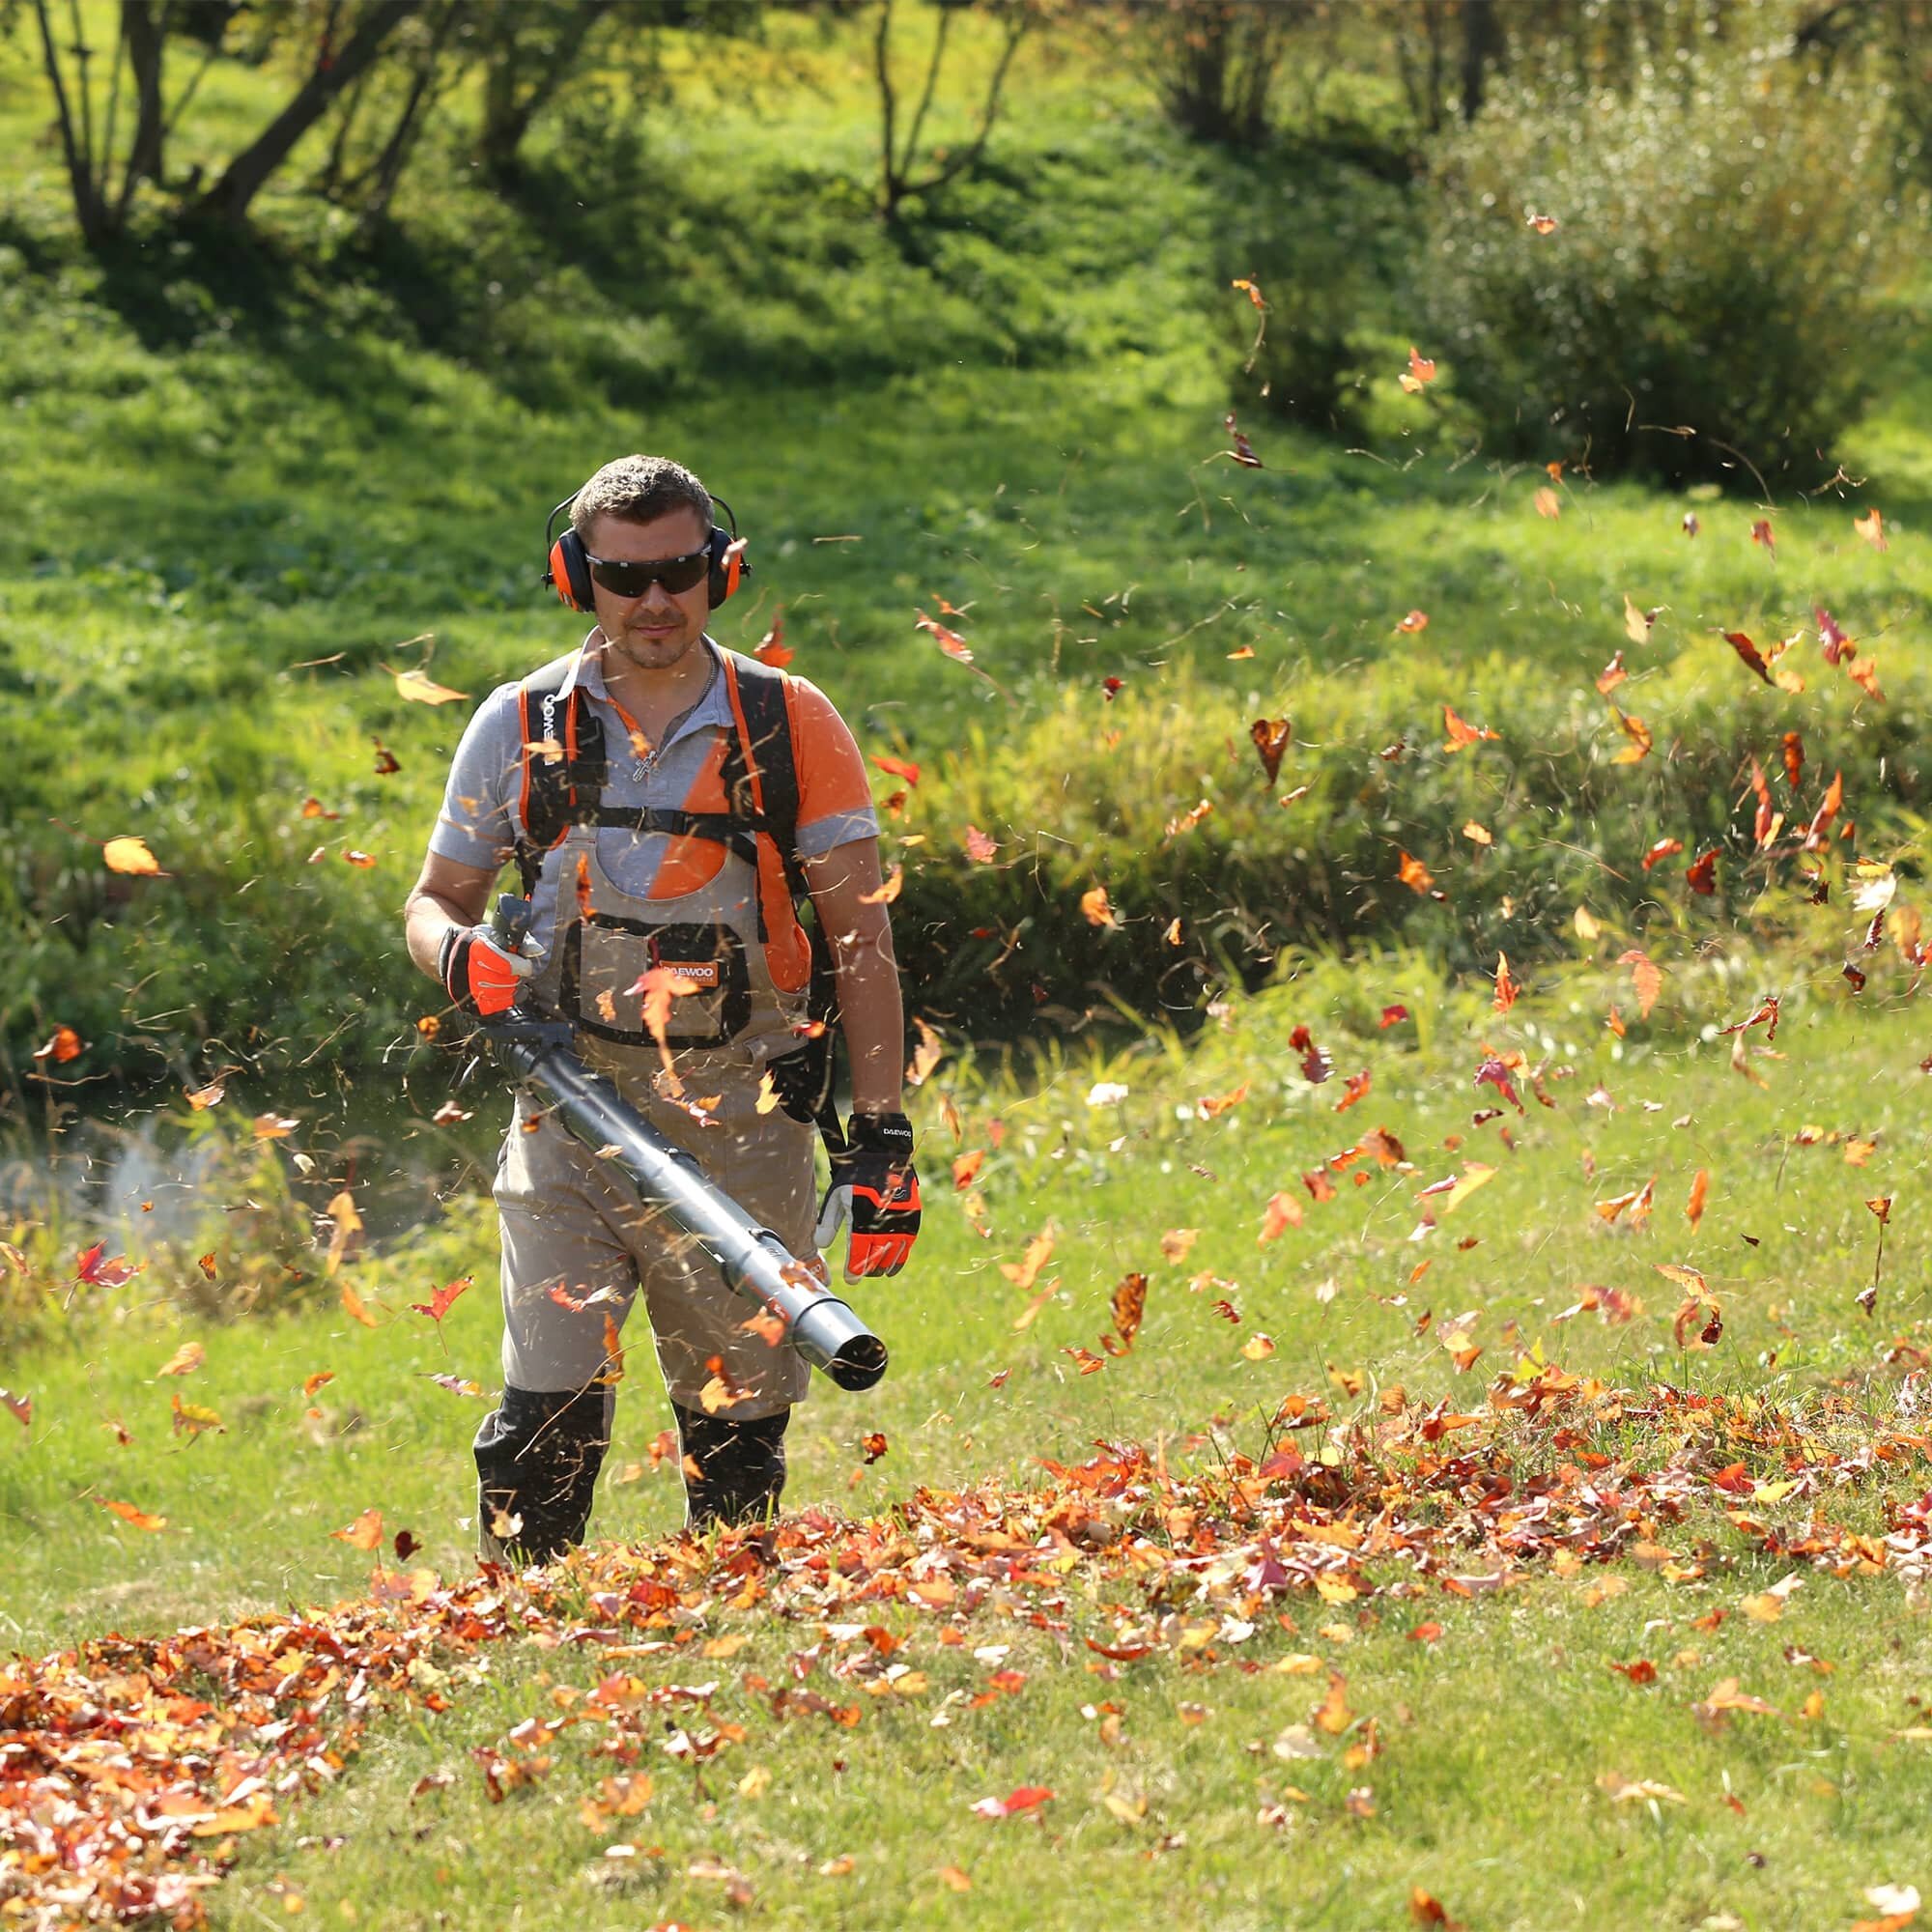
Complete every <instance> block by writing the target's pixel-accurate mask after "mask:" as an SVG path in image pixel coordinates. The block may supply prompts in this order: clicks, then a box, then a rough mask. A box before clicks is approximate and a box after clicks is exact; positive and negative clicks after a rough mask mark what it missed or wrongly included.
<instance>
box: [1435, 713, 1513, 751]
mask: <svg viewBox="0 0 1932 1932" xmlns="http://www.w3.org/2000/svg"><path fill="white" fill-rule="evenodd" d="M1442 728H1443V729H1444V730H1445V731H1447V732H1448V734H1449V739H1448V742H1447V743H1446V744H1445V745H1444V746H1443V747H1442V749H1443V750H1444V751H1445V752H1460V751H1462V749H1463V747H1464V746H1465V745H1476V744H1480V743H1481V742H1482V741H1483V740H1484V739H1485V738H1500V737H1501V736H1502V733H1501V732H1500V731H1492V730H1491V729H1490V727H1489V726H1488V725H1470V724H1467V723H1465V722H1464V721H1463V719H1461V718H1459V717H1457V715H1456V713H1455V711H1454V710H1453V709H1452V708H1451V707H1450V706H1449V705H1446V704H1445V705H1444V706H1443V707H1442Z"/></svg>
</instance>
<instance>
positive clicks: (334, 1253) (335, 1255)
mask: <svg viewBox="0 0 1932 1932" xmlns="http://www.w3.org/2000/svg"><path fill="white" fill-rule="evenodd" d="M325 1211H326V1212H327V1215H328V1218H329V1219H330V1221H332V1222H333V1223H334V1230H333V1232H332V1233H331V1234H330V1236H329V1237H328V1260H327V1263H325V1264H324V1266H323V1273H324V1274H325V1275H331V1274H333V1273H334V1272H335V1270H336V1269H337V1268H338V1267H339V1266H340V1265H341V1264H342V1257H343V1256H344V1255H345V1254H347V1253H348V1251H349V1244H350V1242H351V1241H352V1240H354V1239H355V1236H357V1235H359V1234H360V1233H361V1232H362V1217H361V1215H360V1214H358V1213H357V1212H356V1211H355V1196H354V1195H352V1194H351V1193H350V1191H349V1190H348V1189H347V1188H346V1187H345V1188H344V1189H343V1190H342V1192H341V1193H339V1194H338V1195H336V1196H335V1197H334V1199H333V1200H331V1201H330V1202H329V1204H328V1207H327V1209H326V1210H325ZM371 1325H372V1326H373V1325H374V1324H373V1323H372V1324H371Z"/></svg>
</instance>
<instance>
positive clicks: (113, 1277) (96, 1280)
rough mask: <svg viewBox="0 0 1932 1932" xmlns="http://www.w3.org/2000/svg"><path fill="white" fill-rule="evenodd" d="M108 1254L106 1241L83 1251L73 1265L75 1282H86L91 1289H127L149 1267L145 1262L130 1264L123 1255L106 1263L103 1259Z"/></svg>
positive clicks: (96, 1243) (98, 1242)
mask: <svg viewBox="0 0 1932 1932" xmlns="http://www.w3.org/2000/svg"><path fill="white" fill-rule="evenodd" d="M106 1252H107V1244H106V1242H105V1241H96V1242H95V1244H94V1245H93V1246H92V1247H91V1248H88V1249H86V1250H85V1251H83V1252H82V1253H81V1254H80V1255H79V1256H78V1258H77V1259H76V1260H75V1262H74V1264H73V1278H74V1280H75V1281H76V1282H82V1281H84V1282H86V1283H87V1284H88V1286H89V1287H91V1288H126V1287H127V1285H128V1283H129V1282H130V1281H132V1280H133V1279H134V1277H135V1276H136V1275H137V1274H139V1273H140V1272H141V1270H142V1269H143V1268H145V1267H146V1266H147V1264H146V1263H145V1262H130V1261H128V1259H127V1258H126V1257H125V1256H121V1255H117V1256H116V1257H115V1258H114V1259H113V1260H112V1261H111V1262H110V1261H106V1260H104V1259H103V1257H104V1256H105V1254H106Z"/></svg>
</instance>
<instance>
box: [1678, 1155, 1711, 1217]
mask: <svg viewBox="0 0 1932 1932" xmlns="http://www.w3.org/2000/svg"><path fill="white" fill-rule="evenodd" d="M1710 1190H1711V1176H1710V1173H1709V1171H1708V1170H1707V1169H1705V1168H1701V1167H1700V1168H1699V1169H1698V1170H1697V1172H1696V1173H1695V1174H1694V1175H1693V1176H1692V1177H1691V1179H1690V1200H1689V1201H1687V1202H1686V1203H1685V1204H1684V1213H1685V1218H1686V1219H1688V1220H1689V1221H1690V1225H1691V1227H1692V1228H1695V1227H1696V1225H1697V1223H1698V1222H1699V1221H1701V1220H1702V1219H1703V1218H1704V1199H1705V1196H1706V1195H1707V1194H1709V1192H1710Z"/></svg>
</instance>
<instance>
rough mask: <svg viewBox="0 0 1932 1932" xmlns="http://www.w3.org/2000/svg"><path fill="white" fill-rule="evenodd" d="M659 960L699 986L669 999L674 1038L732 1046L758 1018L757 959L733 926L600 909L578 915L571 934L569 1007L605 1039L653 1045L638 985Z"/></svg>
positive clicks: (565, 989)
mask: <svg viewBox="0 0 1932 1932" xmlns="http://www.w3.org/2000/svg"><path fill="white" fill-rule="evenodd" d="M653 966H664V967H668V969H669V970H670V971H671V972H673V973H675V974H676V975H677V976H678V978H679V979H680V980H684V981H685V982H686V983H687V984H688V985H690V986H691V987H692V989H693V990H692V991H691V992H689V993H686V994H683V995H681V996H679V997H677V998H675V999H673V1000H672V1001H671V1003H670V1009H669V1011H668V1014H667V1015H666V1018H665V1038H666V1040H667V1041H668V1043H669V1044H671V1045H674V1046H725V1045H728V1044H729V1043H730V1042H731V1041H732V1040H734V1039H736V1038H737V1037H738V1036H739V1035H740V1034H741V1033H743V1032H744V1031H745V1029H746V1027H747V1026H748V1025H749V1024H750V1023H751V1018H752V975H751V967H750V962H749V961H748V959H747V957H746V952H745V942H744V940H743V938H742V937H741V936H740V935H739V933H738V932H737V931H735V930H734V929H733V928H732V927H731V926H729V925H725V924H722V923H696V924H682V925H660V924H655V923H651V922H650V921H647V920H636V919H622V918H619V917H617V916H615V915H613V914H609V913H600V912H592V913H591V914H589V916H588V917H587V918H584V919H582V920H579V921H577V922H575V923H573V924H572V925H571V927H570V929H569V932H568V935H567V936H566V938H565V941H564V953H563V984H562V988H561V991H562V996H563V998H562V1004H563V1009H564V1011H565V1012H566V1013H568V1014H570V1015H571V1016H572V1017H574V1018H575V1019H576V1021H577V1023H578V1025H579V1026H581V1027H582V1028H583V1030H584V1031H585V1032H586V1033H592V1034H595V1035H596V1036H597V1037H599V1038H600V1039H608V1040H611V1041H612V1042H614V1043H616V1044H618V1045H622V1046H643V1045H647V1044H649V1043H650V1041H651V1039H652V1037H653V1036H652V1034H651V1032H650V1030H649V1028H648V1027H646V1026H645V1024H644V1019H643V1003H642V999H641V997H640V996H639V994H637V993H634V992H632V991H631V988H632V987H633V986H634V985H636V984H637V982H638V981H639V980H640V979H641V978H642V977H643V975H644V974H646V973H647V972H649V971H650V969H651V968H652V967H653Z"/></svg>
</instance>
